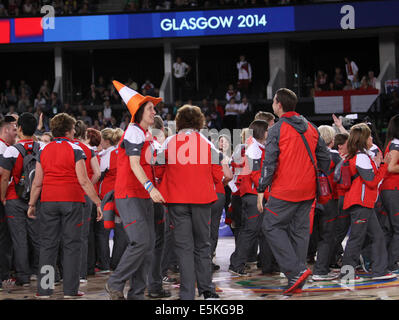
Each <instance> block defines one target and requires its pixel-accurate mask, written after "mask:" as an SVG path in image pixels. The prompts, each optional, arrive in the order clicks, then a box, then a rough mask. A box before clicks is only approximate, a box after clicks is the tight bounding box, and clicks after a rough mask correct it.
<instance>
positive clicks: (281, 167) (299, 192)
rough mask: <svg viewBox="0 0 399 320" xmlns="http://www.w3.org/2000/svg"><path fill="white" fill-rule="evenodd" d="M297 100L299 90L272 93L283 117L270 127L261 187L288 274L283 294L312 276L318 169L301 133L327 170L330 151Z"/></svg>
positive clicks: (270, 234) (271, 234) (272, 237)
mask: <svg viewBox="0 0 399 320" xmlns="http://www.w3.org/2000/svg"><path fill="white" fill-rule="evenodd" d="M297 101H298V99H297V97H296V95H295V93H294V92H292V91H291V90H289V89H286V88H282V89H279V90H278V91H277V92H276V94H275V96H274V99H273V111H274V114H275V115H276V116H278V117H279V118H280V120H279V121H278V122H277V123H276V124H275V125H274V126H273V127H272V128H270V130H269V135H268V137H267V140H266V148H265V159H264V162H263V166H262V169H261V177H260V179H259V186H258V189H257V191H258V209H259V211H260V212H263V203H262V201H263V193H264V191H265V189H266V187H267V186H270V187H271V188H270V195H269V199H268V202H267V205H266V208H265V209H266V212H265V216H264V219H263V225H262V229H263V232H264V233H265V235H266V238H267V241H268V242H269V244H270V247H271V249H272V252H273V255H274V257H275V258H276V260H277V263H278V264H279V266H280V270H281V271H282V272H283V273H284V274H285V276H286V277H287V278H288V286H287V288H286V290H285V291H284V294H289V293H295V292H297V289H300V288H302V287H303V285H304V284H305V282H306V278H307V277H308V276H309V275H310V274H311V271H310V270H309V269H308V268H307V267H306V264H305V263H306V255H307V249H308V243H309V228H310V223H309V213H310V209H311V206H312V203H313V201H314V199H315V197H316V171H315V168H314V166H313V164H312V161H311V158H310V155H309V153H308V151H307V148H306V146H305V143H304V141H303V140H302V137H301V134H302V135H303V137H304V138H305V139H306V141H307V143H308V145H309V149H310V152H311V154H312V157H313V159H316V160H315V161H316V162H317V165H318V167H319V168H321V169H322V170H323V171H324V172H327V171H328V169H329V165H330V154H329V152H328V150H327V147H326V145H325V143H324V141H323V140H322V139H321V138H320V135H319V132H318V130H317V128H316V127H315V126H314V125H313V124H311V123H309V122H308V121H307V120H306V119H305V118H304V117H302V116H301V115H299V114H298V113H296V112H295V107H296V104H297Z"/></svg>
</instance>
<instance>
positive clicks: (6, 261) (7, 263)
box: [0, 203, 12, 281]
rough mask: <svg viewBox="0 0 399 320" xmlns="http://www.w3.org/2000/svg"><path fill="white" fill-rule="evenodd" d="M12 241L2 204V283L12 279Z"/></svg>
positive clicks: (0, 274)
mask: <svg viewBox="0 0 399 320" xmlns="http://www.w3.org/2000/svg"><path fill="white" fill-rule="evenodd" d="M11 261H12V241H11V236H10V232H9V228H8V223H7V218H6V214H5V210H4V206H3V203H0V281H3V280H6V279H8V278H9V277H10V270H11Z"/></svg>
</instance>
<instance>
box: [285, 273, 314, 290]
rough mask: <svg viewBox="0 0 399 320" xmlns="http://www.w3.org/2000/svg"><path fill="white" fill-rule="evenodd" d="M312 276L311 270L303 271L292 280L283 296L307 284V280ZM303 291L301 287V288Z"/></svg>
mask: <svg viewBox="0 0 399 320" xmlns="http://www.w3.org/2000/svg"><path fill="white" fill-rule="evenodd" d="M311 274H312V271H311V270H310V269H306V270H304V271H301V272H300V273H299V274H298V275H297V276H296V277H294V278H292V279H291V280H290V281H289V282H288V286H287V289H286V290H285V291H284V292H283V294H289V293H293V292H294V291H295V290H296V289H297V288H298V287H300V286H301V285H302V284H305V281H306V279H307V278H308V277H309V276H310V275H311ZM300 289H301V287H300Z"/></svg>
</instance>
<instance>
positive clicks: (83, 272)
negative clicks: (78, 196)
mask: <svg viewBox="0 0 399 320" xmlns="http://www.w3.org/2000/svg"><path fill="white" fill-rule="evenodd" d="M85 200H86V202H85V203H84V205H83V214H82V216H83V219H82V223H83V225H82V258H81V265H80V277H81V278H83V279H86V278H87V259H88V254H89V233H90V220H91V211H92V208H93V202H92V201H91V200H90V198H89V197H88V196H85Z"/></svg>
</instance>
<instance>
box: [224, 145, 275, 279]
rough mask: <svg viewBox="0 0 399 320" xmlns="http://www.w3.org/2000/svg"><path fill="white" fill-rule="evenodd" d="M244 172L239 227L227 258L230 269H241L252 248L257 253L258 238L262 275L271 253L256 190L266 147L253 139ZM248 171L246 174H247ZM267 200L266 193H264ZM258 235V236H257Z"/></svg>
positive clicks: (266, 268)
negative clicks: (232, 250) (265, 235)
mask: <svg viewBox="0 0 399 320" xmlns="http://www.w3.org/2000/svg"><path fill="white" fill-rule="evenodd" d="M245 155H246V170H244V171H245V172H244V174H243V176H242V180H241V185H240V196H241V201H242V219H241V222H242V225H241V229H240V233H239V235H238V239H237V244H236V249H235V251H234V252H233V254H232V255H231V257H230V269H231V270H233V271H241V270H244V267H245V263H246V262H247V261H248V258H249V254H250V252H251V250H252V249H253V247H254V244H256V246H255V250H256V253H257V247H258V246H257V244H258V242H257V240H258V238H259V239H260V248H261V257H263V259H262V258H261V262H262V268H264V271H265V272H271V271H272V254H271V252H270V248H269V246H268V245H267V243H266V239H265V238H264V235H263V233H262V221H263V215H264V214H263V213H259V212H258V208H257V191H256V188H257V187H258V183H259V178H260V173H261V165H262V162H263V160H264V158H265V147H264V146H263V145H262V144H260V143H259V142H258V141H256V140H255V139H253V143H252V144H251V145H250V146H249V147H248V149H247V151H246V152H245ZM247 170H249V171H247ZM265 196H266V199H265V200H267V193H266V195H265ZM259 236H260V237H259Z"/></svg>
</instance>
